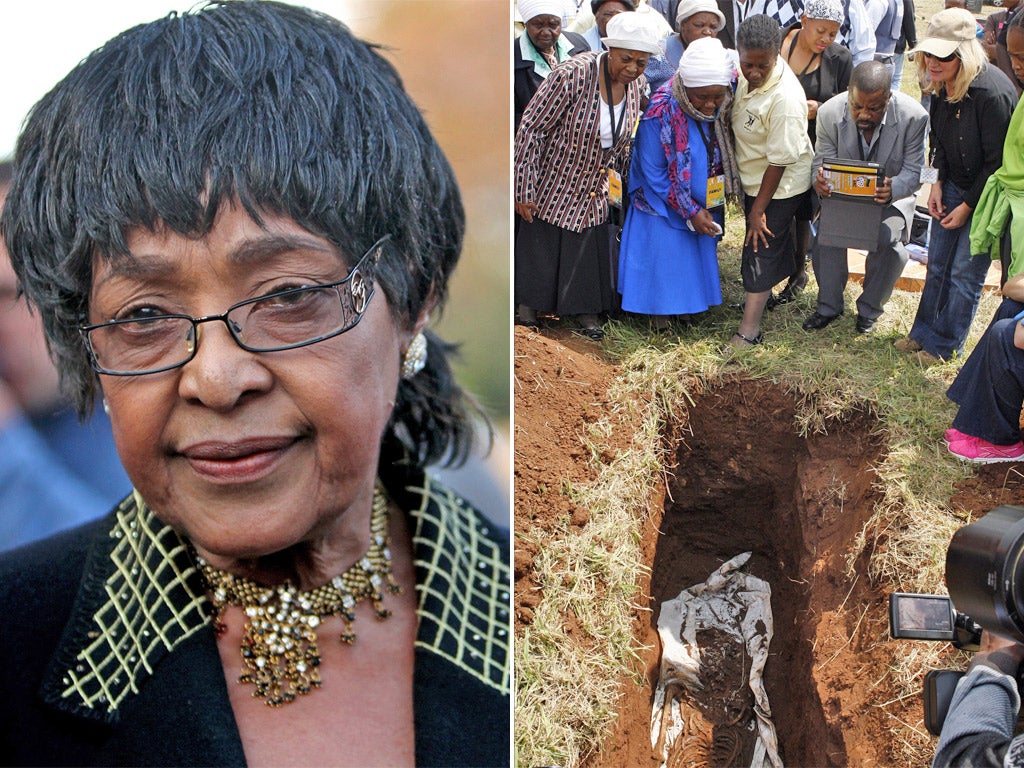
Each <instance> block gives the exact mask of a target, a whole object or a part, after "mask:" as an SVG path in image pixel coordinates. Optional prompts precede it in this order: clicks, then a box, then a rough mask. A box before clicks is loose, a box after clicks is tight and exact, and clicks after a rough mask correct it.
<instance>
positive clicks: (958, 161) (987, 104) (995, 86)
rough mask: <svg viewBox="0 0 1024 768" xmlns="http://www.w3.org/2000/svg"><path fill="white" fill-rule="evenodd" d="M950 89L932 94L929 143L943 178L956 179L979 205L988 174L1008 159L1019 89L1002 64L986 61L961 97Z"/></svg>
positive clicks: (968, 197) (967, 198) (970, 202)
mask: <svg viewBox="0 0 1024 768" xmlns="http://www.w3.org/2000/svg"><path fill="white" fill-rule="evenodd" d="M944 93H945V92H944V91H943V92H942V93H939V94H935V95H933V96H932V102H931V108H930V109H931V115H930V117H931V120H930V123H931V136H930V138H929V142H928V144H929V146H930V147H932V148H933V150H934V153H935V157H934V163H935V167H936V168H937V169H938V171H939V180H940V181H946V180H947V179H948V180H950V181H952V182H953V183H954V184H956V185H957V186H958V187H959V188H960V189H961V190H962V191H963V193H964V202H965V203H967V204H968V205H969V206H971V208H976V207H977V205H978V200H979V199H980V198H981V191H982V189H984V188H985V182H986V181H988V177H989V176H991V175H992V174H993V173H994V172H995V170H996V169H997V168H998V167H999V166H1000V165H1002V162H1003V141H1004V140H1005V138H1006V129H1007V128H1008V127H1009V124H1010V116H1011V115H1012V114H1013V108H1014V107H1015V106H1016V105H1017V90H1016V89H1015V88H1014V87H1013V83H1011V82H1010V79H1009V78H1008V77H1007V76H1006V75H1004V74H1003V73H1002V71H1000V70H999V68H998V67H996V66H995V65H992V64H986V65H985V67H984V69H982V70H981V72H980V73H979V74H978V76H977V77H975V78H974V80H973V82H971V85H970V87H969V88H968V89H967V95H966V96H964V98H963V99H961V100H960V101H959V102H957V103H956V104H951V103H950V102H948V101H946V98H945V95H944Z"/></svg>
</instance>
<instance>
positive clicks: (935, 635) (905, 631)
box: [889, 592, 954, 640]
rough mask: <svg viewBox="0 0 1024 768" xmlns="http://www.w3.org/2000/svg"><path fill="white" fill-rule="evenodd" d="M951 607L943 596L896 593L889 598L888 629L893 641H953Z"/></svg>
mask: <svg viewBox="0 0 1024 768" xmlns="http://www.w3.org/2000/svg"><path fill="white" fill-rule="evenodd" d="M953 621H954V612H953V603H952V602H951V601H950V599H949V598H948V597H946V596H945V595H913V594H907V593H903V592H895V593H893V594H892V595H890V597H889V625H890V631H891V634H892V636H893V637H907V638H914V639H918V640H952V639H953V636H954V632H953Z"/></svg>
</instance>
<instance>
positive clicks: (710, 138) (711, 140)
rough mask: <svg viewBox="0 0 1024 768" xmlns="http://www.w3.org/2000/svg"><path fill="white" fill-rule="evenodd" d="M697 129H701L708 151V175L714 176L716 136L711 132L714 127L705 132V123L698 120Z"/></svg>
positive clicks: (701, 135)
mask: <svg viewBox="0 0 1024 768" xmlns="http://www.w3.org/2000/svg"><path fill="white" fill-rule="evenodd" d="M697 130H698V131H700V138H701V140H702V141H703V142H704V149H705V150H706V151H707V153H708V175H709V176H713V175H714V174H715V137H714V134H713V133H712V132H711V131H713V130H714V129H713V128H712V129H710V130H709V131H708V133H704V123H703V122H700V121H699V120H698V121H697Z"/></svg>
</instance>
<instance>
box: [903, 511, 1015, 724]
mask: <svg viewBox="0 0 1024 768" xmlns="http://www.w3.org/2000/svg"><path fill="white" fill-rule="evenodd" d="M946 588H947V589H948V590H949V595H950V596H949V597H946V596H944V595H913V594H908V593H904V592H896V593H893V594H892V595H890V596H889V627H890V632H891V634H892V636H893V637H896V638H913V639H918V640H945V641H948V642H951V643H952V644H953V645H954V646H955V647H957V648H960V649H962V650H965V651H976V650H978V647H979V643H980V642H981V630H982V629H983V628H984V629H986V630H988V631H989V632H991V633H993V634H997V635H1001V636H1003V637H1007V638H1010V639H1011V640H1015V641H1017V642H1019V643H1024V507H1014V506H1008V505H1003V506H1001V507H997V508H996V509H993V510H992V511H991V512H989V513H988V514H986V515H984V516H982V517H980V518H978V519H977V520H976V521H974V522H973V523H971V524H970V525H966V526H964V527H963V528H961V529H960V530H958V531H957V532H956V533H954V534H953V539H952V541H951V542H950V544H949V549H948V550H947V551H946ZM954 606H956V608H954ZM961 611H963V612H961ZM963 675H964V673H963V672H956V671H953V670H932V671H930V672H928V674H927V675H925V680H924V721H925V726H926V727H927V728H928V731H929V732H930V733H932V734H934V735H936V736H938V735H939V732H940V731H941V730H942V723H943V721H944V720H945V719H946V712H947V711H948V709H949V702H950V700H951V699H952V697H953V690H954V688H956V684H957V681H958V680H959V679H960V678H961V677H963Z"/></svg>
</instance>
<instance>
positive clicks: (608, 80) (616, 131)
mask: <svg viewBox="0 0 1024 768" xmlns="http://www.w3.org/2000/svg"><path fill="white" fill-rule="evenodd" d="M602 64H603V65H604V67H603V69H604V89H605V92H606V93H607V95H608V102H607V103H608V116H609V118H611V123H612V148H613V149H614V147H615V145H616V144H618V143H619V135H620V134H621V133H622V123H623V122H624V121H625V119H626V102H627V100H628V99H627V96H626V94H625V93H624V94H623V96H622V109H620V110H619V122H618V125H616V124H615V107H614V106H612V99H613V98H614V97H613V96H612V74H611V72H609V71H608V54H607V53H606V54H605V55H604V57H603V59H602Z"/></svg>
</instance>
